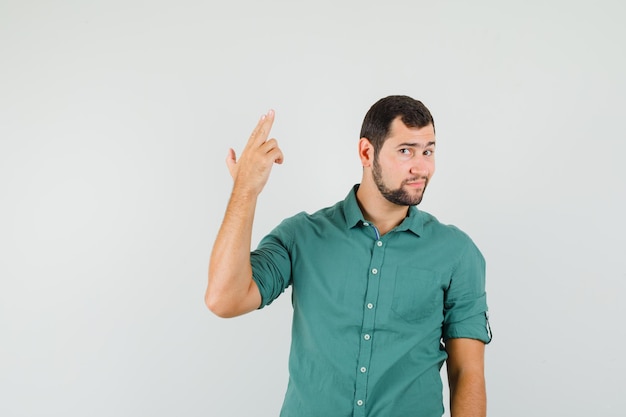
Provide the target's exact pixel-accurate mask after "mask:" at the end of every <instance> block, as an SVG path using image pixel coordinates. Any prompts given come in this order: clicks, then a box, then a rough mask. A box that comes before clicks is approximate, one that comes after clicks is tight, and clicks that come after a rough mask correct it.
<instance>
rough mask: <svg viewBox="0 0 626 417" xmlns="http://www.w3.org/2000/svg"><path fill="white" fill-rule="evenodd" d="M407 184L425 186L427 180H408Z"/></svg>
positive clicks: (415, 186)
mask: <svg viewBox="0 0 626 417" xmlns="http://www.w3.org/2000/svg"><path fill="white" fill-rule="evenodd" d="M405 184H406V185H407V186H409V187H411V188H419V189H421V188H424V187H425V186H426V181H425V180H417V181H406V182H405Z"/></svg>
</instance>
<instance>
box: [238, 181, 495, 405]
mask: <svg viewBox="0 0 626 417" xmlns="http://www.w3.org/2000/svg"><path fill="white" fill-rule="evenodd" d="M357 188H358V185H356V186H355V187H354V189H353V190H351V192H350V193H349V194H348V196H347V197H346V199H345V200H344V201H340V202H338V203H337V204H335V205H334V206H332V207H328V208H325V209H322V210H320V211H318V212H316V213H314V214H311V215H309V214H306V213H300V214H297V215H295V216H293V217H291V218H288V219H286V220H284V221H283V222H282V223H281V224H280V225H279V226H278V227H276V228H275V229H274V230H273V231H272V232H271V233H270V234H269V235H267V236H266V237H265V238H263V240H262V241H261V242H260V243H259V247H258V248H257V249H256V250H255V251H253V252H252V254H251V262H252V270H253V277H254V280H255V282H256V283H257V285H258V287H259V290H260V292H261V296H262V299H263V301H262V306H265V305H268V304H270V303H271V302H272V301H273V300H274V299H276V298H277V297H278V296H279V295H280V294H281V293H282V292H283V291H284V290H285V288H287V287H288V286H289V285H293V289H292V302H293V309H294V313H293V329H292V342H291V353H290V357H289V385H288V388H287V393H286V395H285V401H284V404H283V408H282V411H281V416H285V417H287V416H289V417H291V416H294V417H308V416H311V417H313V416H315V417H320V416H323V417H335V416H337V417H343V416H345V417H347V416H381V417H383V416H384V417H396V416H401V417H409V416H420V417H434V416H438V417H440V416H441V415H442V414H443V401H442V381H441V376H440V368H441V366H442V364H443V362H444V361H445V359H446V357H447V355H446V351H445V350H444V348H443V345H442V341H443V342H445V341H446V340H447V339H449V338H460V337H463V338H471V339H478V340H481V341H483V342H484V343H488V342H489V341H490V340H491V334H490V331H489V325H488V322H487V303H486V295H485V261H484V259H483V257H482V255H481V254H480V252H479V250H478V249H477V248H476V246H475V245H474V243H473V242H472V241H471V239H470V238H469V237H468V236H467V235H466V234H465V233H463V232H461V231H460V230H459V229H457V228H456V227H454V226H447V225H443V224H441V223H439V221H437V219H435V218H434V217H433V216H431V215H430V214H427V213H425V212H423V211H419V210H418V209H417V208H416V207H410V208H409V211H408V215H407V217H406V218H405V219H404V221H403V222H402V223H401V224H400V225H398V226H397V227H396V228H394V229H393V230H391V231H390V232H389V233H387V234H385V235H384V236H379V233H378V230H377V229H376V227H375V225H373V224H371V223H369V222H367V221H365V219H364V218H363V214H362V213H361V210H360V209H359V206H358V204H357V201H356V190H357Z"/></svg>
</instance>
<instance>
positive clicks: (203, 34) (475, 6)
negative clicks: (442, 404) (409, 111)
mask: <svg viewBox="0 0 626 417" xmlns="http://www.w3.org/2000/svg"><path fill="white" fill-rule="evenodd" d="M625 18H626V6H624V3H623V2H622V1H619V0H616V1H607V0H602V1H595V2H584V1H545V0H544V1H524V2H521V1H519V2H506V1H495V0H494V1H473V2H470V1H442V2H435V1H430V2H425V1H398V0H388V1H386V2H370V1H340V0H334V1H329V0H316V1H314V2H313V1H312V2H306V3H305V2H297V1H279V0H265V1H252V0H244V1H231V2H217V1H211V0H209V1H200V0H179V1H176V2H173V1H172V2H167V1H150V2H148V1H138V0H125V1H69V0H65V1H27V0H21V1H13V0H0V198H1V201H0V279H1V280H0V415H2V416H7V417H17V416H29V417H30V416H148V415H149V416H189V417H192V416H249V415H257V416H276V415H277V414H278V410H279V408H280V404H281V402H282V397H283V394H284V391H285V388H286V381H287V370H286V368H287V354H288V347H289V332H290V329H289V326H290V321H291V319H290V313H291V306H290V303H289V293H286V294H285V296H283V297H282V298H281V299H279V300H278V301H277V302H276V303H274V304H273V305H272V306H271V307H270V308H267V309H265V310H262V311H261V312H257V313H254V314H251V315H248V316H245V317H241V318H237V319H232V320H223V319H218V318H217V317H214V316H212V315H211V314H210V313H209V311H208V310H207V309H206V308H205V306H204V304H203V294H204V289H205V285H206V271H207V265H208V259H209V254H210V250H211V245H212V242H213V239H214V238H215V235H216V233H217V229H218V227H219V224H220V221H221V218H222V215H223V211H224V208H225V205H226V201H227V198H228V195H229V191H230V187H231V181H230V177H229V175H228V171H227V169H226V167H225V164H224V158H225V156H226V153H227V150H228V148H229V147H231V146H232V147H234V148H235V149H236V150H237V151H240V150H241V149H242V147H243V145H244V143H245V141H246V140H247V137H248V135H249V133H250V131H251V129H252V128H253V126H254V124H255V123H256V121H257V119H258V117H259V116H260V115H261V114H262V113H264V112H266V111H267V109H269V108H274V109H276V113H277V116H276V123H275V129H274V131H273V134H274V136H275V137H276V138H277V139H278V140H279V143H280V144H281V147H282V149H283V151H284V154H285V163H284V165H282V166H278V167H276V168H275V170H274V171H273V172H272V176H271V178H270V182H269V183H268V186H267V188H266V190H265V191H264V194H263V195H262V197H261V200H260V202H259V208H258V212H257V220H256V223H255V230H254V244H256V243H257V242H258V240H259V239H260V237H261V236H262V235H263V234H265V233H267V232H268V231H269V230H270V229H271V228H272V227H273V226H274V225H276V224H277V223H278V222H279V221H280V220H281V219H282V218H284V217H287V216H290V215H292V214H295V213H296V212H299V211H302V210H306V211H309V212H311V211H315V210H317V209H319V208H322V207H325V206H328V205H331V204H333V203H334V202H335V201H337V200H339V199H343V198H344V196H345V195H346V193H347V192H348V189H349V187H350V186H352V185H353V184H354V183H356V182H358V181H359V180H360V174H361V168H360V164H359V160H358V158H357V152H356V145H357V141H358V134H359V130H360V124H361V121H362V118H363V116H364V114H365V112H366V111H367V109H368V108H369V107H370V105H371V104H373V103H374V102H375V101H376V100H378V99H379V98H381V97H383V96H386V95H389V94H408V95H411V96H413V97H415V98H418V99H420V100H422V101H423V102H424V103H425V104H426V105H427V106H428V107H429V108H430V110H431V111H432V113H433V115H434V117H435V121H436V125H437V134H438V145H437V148H438V162H437V163H438V167H437V169H438V172H437V174H436V175H435V177H434V179H433V181H432V182H431V185H430V187H429V190H428V192H427V193H426V197H425V200H424V203H423V204H422V206H421V209H423V210H427V211H429V212H431V213H433V214H435V215H436V216H437V217H438V218H439V219H440V220H441V221H442V222H444V223H452V224H456V225H458V226H459V227H461V228H462V229H463V230H465V231H466V232H468V233H469V234H470V235H471V236H472V238H473V239H474V241H475V242H476V243H477V244H478V246H479V247H480V248H481V250H482V251H483V253H484V255H485V257H486V259H487V262H488V284H487V285H488V287H487V291H488V295H489V305H490V310H491V318H492V320H491V322H492V327H493V331H494V340H493V342H492V344H491V345H489V346H488V348H487V365H486V366H487V369H486V374H487V383H488V394H489V414H490V415H491V416H507V417H518V416H519V417H528V416H581V417H583V416H585V417H587V416H595V415H598V416H600V415H601V416H623V413H624V409H625V408H626V399H625V397H624V395H623V388H624V387H625V386H626V376H625V374H626V372H625V371H626V364H625V361H624V357H623V353H622V352H623V351H624V346H623V344H624V341H625V336H626V334H625V333H626V332H625V329H624V327H625V326H624V323H623V321H624V318H625V317H626V314H625V313H626V311H625V308H624V304H623V302H622V299H621V298H622V294H623V293H624V291H625V290H626V285H625V281H626V260H625V258H626V256H625V255H626V253H625V252H626V251H625V249H626V237H625V236H626V227H625V220H624V213H625V212H626V202H625V200H626V196H625V191H626V187H625V182H626V181H625V180H626V168H625V167H624V164H623V162H622V160H623V159H624V155H625V153H626V145H625V143H626V137H625V134H624V131H625V124H624V123H625V119H626V118H625V117H624V111H625V110H626V81H625V78H626V77H625V74H626V52H625V51H626V45H625V43H626V42H625V40H626V29H625V26H624V21H625Z"/></svg>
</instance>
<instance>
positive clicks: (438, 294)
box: [391, 266, 443, 322]
mask: <svg viewBox="0 0 626 417" xmlns="http://www.w3.org/2000/svg"><path fill="white" fill-rule="evenodd" d="M391 309H392V310H393V311H394V313H396V314H397V315H399V316H400V317H402V318H403V319H405V320H407V321H409V322H415V321H419V320H422V319H424V318H426V317H428V316H430V315H431V314H433V313H434V312H435V310H436V309H439V310H440V311H441V314H443V289H442V287H441V277H440V274H438V273H437V272H434V271H430V270H427V269H419V268H410V267H401V266H399V267H398V268H397V270H396V274H395V282H394V290H393V299H392V301H391Z"/></svg>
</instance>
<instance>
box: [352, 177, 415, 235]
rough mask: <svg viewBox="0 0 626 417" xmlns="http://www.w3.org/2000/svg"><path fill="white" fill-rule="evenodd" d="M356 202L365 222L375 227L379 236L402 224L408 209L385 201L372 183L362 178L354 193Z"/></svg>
mask: <svg viewBox="0 0 626 417" xmlns="http://www.w3.org/2000/svg"><path fill="white" fill-rule="evenodd" d="M356 200H357V202H358V204H359V207H360V208H361V212H363V216H364V217H365V220H367V221H369V222H371V223H372V224H374V225H375V226H376V228H377V229H378V231H379V233H380V234H381V235H384V234H386V233H387V232H389V231H390V230H391V229H393V228H394V227H396V226H397V225H399V224H400V223H402V221H403V220H404V218H405V217H406V215H407V213H408V210H409V207H408V206H399V205H397V204H394V203H392V202H390V201H389V200H387V199H386V198H385V197H383V195H382V194H381V193H380V191H379V190H378V187H376V184H374V182H373V181H371V180H370V181H368V180H367V179H366V178H363V181H362V182H361V185H360V186H359V189H358V190H357V192H356Z"/></svg>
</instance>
